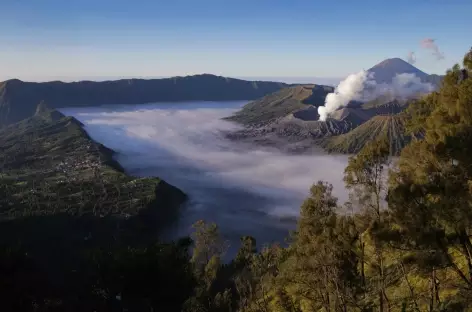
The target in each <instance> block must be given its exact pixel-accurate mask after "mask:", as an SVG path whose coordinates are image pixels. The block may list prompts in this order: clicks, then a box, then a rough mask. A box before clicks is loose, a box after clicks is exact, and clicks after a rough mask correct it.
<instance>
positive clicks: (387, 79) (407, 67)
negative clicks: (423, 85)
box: [368, 58, 430, 83]
mask: <svg viewBox="0 0 472 312" xmlns="http://www.w3.org/2000/svg"><path fill="white" fill-rule="evenodd" d="M368 72H369V73H373V74H374V80H375V81H376V82H377V83H391V82H392V79H393V78H394V77H395V76H396V75H398V74H414V75H416V76H417V77H419V78H420V79H421V81H422V82H429V81H430V77H429V76H430V75H428V74H426V73H425V72H423V71H421V70H419V69H418V68H416V67H415V66H413V65H411V64H410V63H408V62H406V61H404V60H402V59H401V58H389V59H386V60H384V61H382V62H380V63H378V64H377V65H375V66H373V67H372V68H370V69H369V70H368Z"/></svg>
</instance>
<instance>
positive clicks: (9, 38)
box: [0, 0, 472, 81]
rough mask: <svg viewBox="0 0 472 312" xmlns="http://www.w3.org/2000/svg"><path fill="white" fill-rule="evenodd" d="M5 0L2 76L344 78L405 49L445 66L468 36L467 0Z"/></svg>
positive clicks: (435, 66)
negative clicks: (433, 47)
mask: <svg viewBox="0 0 472 312" xmlns="http://www.w3.org/2000/svg"><path fill="white" fill-rule="evenodd" d="M0 7H1V10H0V40H1V42H2V45H1V49H0V80H4V79H9V78H14V77H15V78H20V79H23V80H36V81H43V80H53V79H62V80H78V79H105V78H119V77H160V76H174V75H187V74H197V73H213V74H218V75H224V76H232V77H344V76H346V75H348V74H350V73H352V72H357V71H359V70H361V69H363V68H364V69H367V68H369V67H371V66H372V65H374V64H376V63H378V62H380V61H382V60H383V59H385V58H389V57H402V58H406V55H407V54H408V52H409V51H415V52H416V56H417V62H416V64H415V66H417V67H418V68H420V69H422V70H424V71H426V72H428V73H438V74H441V73H443V72H444V71H445V70H446V69H447V68H449V67H451V66H452V65H453V64H454V63H456V62H459V61H461V59H462V56H463V55H464V53H465V52H466V51H467V50H468V49H469V48H470V46H471V45H472V42H471V41H470V29H472V19H471V18H470V14H471V13H472V1H470V0H408V1H405V0H395V1H387V0H382V1H380V0H378V1H372V0H359V1H353V0H337V1H335V0H333V1H316V0H284V1H279V0H270V1H268V0H218V1H217V0H200V1H197V0H170V1H162V0H146V1H138V0H135V1H130V0H126V1H123V0H114V1H109V0H93V1H92V0H80V1H77V0H68V1H64V0H2V1H1V6H0ZM423 38H433V39H435V40H436V43H437V44H438V46H439V48H440V49H441V51H442V52H443V53H444V54H445V59H444V60H440V61H438V60H436V59H435V58H434V56H432V55H431V52H430V51H429V50H425V49H422V48H421V47H420V45H419V42H420V40H421V39H423ZM467 39H469V40H467Z"/></svg>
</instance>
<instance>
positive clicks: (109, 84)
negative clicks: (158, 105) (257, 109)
mask: <svg viewBox="0 0 472 312" xmlns="http://www.w3.org/2000/svg"><path fill="white" fill-rule="evenodd" d="M288 86H289V85H288V84H285V83H281V82H270V81H247V80H241V79H234V78H226V77H220V76H215V75H210V74H203V75H194V76H186V77H173V78H163V79H148V80H146V79H123V80H115V81H102V82H94V81H80V82H70V83H64V82H60V81H51V82H42V83H36V82H23V81H21V80H16V79H13V80H7V81H4V82H0V126H5V125H8V124H11V123H14V122H17V121H20V120H22V119H24V118H28V117H31V116H33V115H34V113H35V110H36V107H37V105H38V104H39V103H40V102H41V101H44V102H45V103H46V104H47V105H48V106H49V107H50V108H63V107H73V106H96V105H106V104H144V103H153V102H174V101H230V100H231V101H232V100H254V99H257V98H260V97H263V96H265V95H267V94H269V93H273V92H275V91H278V90H280V89H282V88H285V87H288Z"/></svg>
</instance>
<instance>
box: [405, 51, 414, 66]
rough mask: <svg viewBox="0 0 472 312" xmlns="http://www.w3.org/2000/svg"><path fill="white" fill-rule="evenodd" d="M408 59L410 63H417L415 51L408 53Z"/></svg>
mask: <svg viewBox="0 0 472 312" xmlns="http://www.w3.org/2000/svg"><path fill="white" fill-rule="evenodd" d="M407 60H408V63H410V64H415V63H416V55H415V52H413V51H410V52H409V53H408V57H407Z"/></svg>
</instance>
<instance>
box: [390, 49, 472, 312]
mask: <svg viewBox="0 0 472 312" xmlns="http://www.w3.org/2000/svg"><path fill="white" fill-rule="evenodd" d="M470 57H471V52H469V53H468V54H467V55H466V56H465V58H464V64H463V65H464V66H465V68H464V69H461V68H460V67H459V66H458V65H456V66H454V67H453V69H451V70H449V71H448V73H447V75H446V76H445V78H444V80H443V83H442V86H441V89H440V90H439V91H438V92H437V93H436V94H433V95H430V96H428V97H426V98H424V99H423V101H424V102H425V106H427V107H428V110H427V111H426V112H425V114H423V115H422V116H421V118H416V119H414V120H415V121H416V122H417V123H418V127H419V128H421V129H423V131H424V139H423V140H418V141H415V142H412V143H411V144H410V145H409V146H407V147H406V148H405V149H404V151H403V152H402V154H401V157H400V159H399V162H398V165H397V167H396V168H395V170H394V171H393V172H392V173H391V186H390V190H389V197H388V199H389V206H390V209H391V213H392V215H393V216H394V218H395V222H396V224H397V225H399V227H400V229H401V234H402V235H403V236H404V237H408V241H404V243H405V245H408V246H409V248H411V249H413V248H414V249H420V250H422V251H423V255H424V254H428V255H430V261H429V265H430V267H431V270H430V272H431V275H432V276H431V280H434V281H433V283H434V284H436V283H437V281H438V279H439V278H438V276H437V275H436V274H435V273H436V270H437V269H440V268H443V267H447V268H449V269H451V270H452V271H453V272H454V273H455V274H456V276H457V278H458V281H460V282H459V283H458V286H459V288H460V291H459V294H461V293H462V294H464V293H466V294H467V295H464V296H463V297H462V299H464V300H465V299H466V298H470V295H472V292H471V291H472V244H471V240H470V237H471V235H472V214H471V209H472V158H471V157H470V155H472V154H471V153H472V79H471V77H470V76H469V77H464V76H463V72H464V70H465V71H467V72H470V71H471V70H472V67H471V62H470ZM439 283H441V281H439ZM435 287H436V286H434V288H435ZM434 291H436V292H438V293H439V292H440V291H437V290H436V289H435V290H434ZM434 297H436V298H434V300H433V301H434V302H432V304H431V305H432V307H431V308H433V309H436V308H438V307H439V306H440V302H439V301H440V296H439V295H437V296H434Z"/></svg>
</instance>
